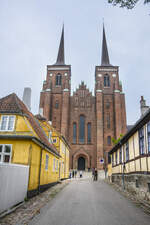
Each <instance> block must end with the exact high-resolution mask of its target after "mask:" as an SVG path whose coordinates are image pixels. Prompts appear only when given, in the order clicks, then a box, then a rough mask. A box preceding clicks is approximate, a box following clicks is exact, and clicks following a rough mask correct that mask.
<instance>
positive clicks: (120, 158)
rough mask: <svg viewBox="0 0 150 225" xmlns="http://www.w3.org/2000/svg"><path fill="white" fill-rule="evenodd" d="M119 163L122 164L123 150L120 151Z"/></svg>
mask: <svg viewBox="0 0 150 225" xmlns="http://www.w3.org/2000/svg"><path fill="white" fill-rule="evenodd" d="M119 162H120V163H122V148H120V150H119Z"/></svg>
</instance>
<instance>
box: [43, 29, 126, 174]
mask: <svg viewBox="0 0 150 225" xmlns="http://www.w3.org/2000/svg"><path fill="white" fill-rule="evenodd" d="M40 114H42V115H43V116H44V117H46V118H47V119H48V120H49V121H51V122H52V126H53V127H55V128H56V130H57V131H59V132H61V133H62V135H63V136H64V137H65V138H66V139H67V140H68V141H69V143H70V146H71V151H70V168H72V169H78V170H89V169H91V168H93V167H95V168H98V170H103V169H105V168H106V167H107V162H108V152H109V150H110V149H111V148H112V141H111V140H112V138H118V137H119V136H120V134H125V132H126V110H125V96H124V94H123V92H122V85H121V83H120V82H119V67H118V66H113V65H111V64H110V60H109V54H108V48H107V41H106V35H105V28H104V26H103V40H102V56H101V64H100V65H99V66H96V67H95V94H94V95H93V94H92V92H90V91H89V89H88V88H87V86H86V84H85V83H84V81H82V82H81V84H80V85H79V87H78V88H77V89H76V91H74V92H73V94H72V95H71V66H70V65H66V64H65V51H64V27H63V29H62V34H61V39H60V45H59V49H58V56H57V60H56V63H55V64H54V65H48V66H47V75H46V80H45V81H44V82H43V88H42V91H41V96H40Z"/></svg>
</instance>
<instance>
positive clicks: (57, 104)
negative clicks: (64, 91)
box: [55, 101, 59, 109]
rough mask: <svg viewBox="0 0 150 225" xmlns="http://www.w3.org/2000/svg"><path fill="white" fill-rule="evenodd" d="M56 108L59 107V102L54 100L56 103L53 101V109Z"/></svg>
mask: <svg viewBox="0 0 150 225" xmlns="http://www.w3.org/2000/svg"><path fill="white" fill-rule="evenodd" d="M58 108H59V102H58V101H56V103H55V109H58Z"/></svg>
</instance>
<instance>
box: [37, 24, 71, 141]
mask: <svg viewBox="0 0 150 225" xmlns="http://www.w3.org/2000/svg"><path fill="white" fill-rule="evenodd" d="M70 80H71V66H70V65H66V64H65V51H64V26H63V28H62V34H61V39H60V45H59V49H58V56H57V60H56V63H55V64H54V65H48V66H47V77H46V80H45V81H44V82H43V89H42V92H41V96H40V114H42V115H43V116H44V117H46V118H47V119H48V120H49V121H51V122H52V125H53V127H54V128H56V129H57V130H58V131H59V132H61V133H62V134H63V135H64V136H65V137H66V136H68V124H69V97H70Z"/></svg>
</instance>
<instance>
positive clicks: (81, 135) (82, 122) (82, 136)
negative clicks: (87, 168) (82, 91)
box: [79, 116, 85, 143]
mask: <svg viewBox="0 0 150 225" xmlns="http://www.w3.org/2000/svg"><path fill="white" fill-rule="evenodd" d="M84 139H85V117H84V116H80V119H79V142H80V143H84Z"/></svg>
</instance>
